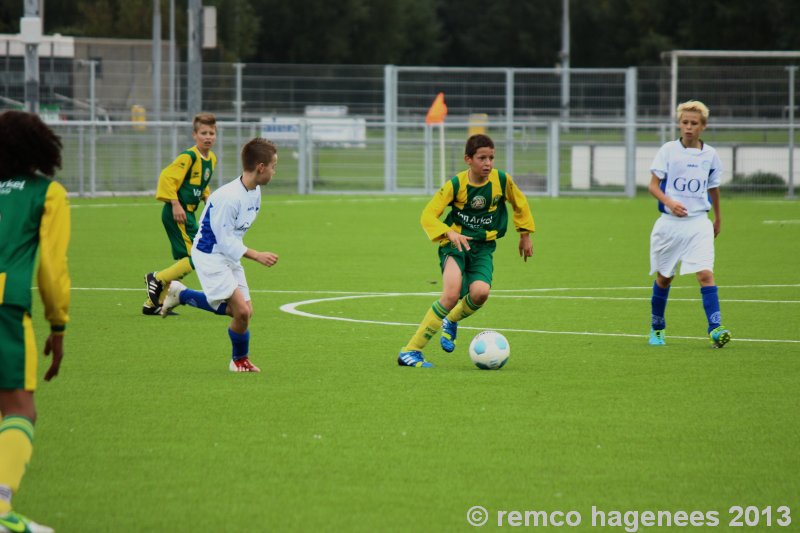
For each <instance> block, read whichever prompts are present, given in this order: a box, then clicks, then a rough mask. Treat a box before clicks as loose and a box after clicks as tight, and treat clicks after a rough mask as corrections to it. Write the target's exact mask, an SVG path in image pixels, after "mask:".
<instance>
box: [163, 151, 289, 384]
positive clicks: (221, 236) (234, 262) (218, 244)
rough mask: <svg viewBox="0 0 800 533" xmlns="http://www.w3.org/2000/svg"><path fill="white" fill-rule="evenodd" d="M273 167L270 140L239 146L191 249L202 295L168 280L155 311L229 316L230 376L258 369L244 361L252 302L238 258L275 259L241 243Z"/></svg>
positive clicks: (275, 161)
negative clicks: (234, 172)
mask: <svg viewBox="0 0 800 533" xmlns="http://www.w3.org/2000/svg"><path fill="white" fill-rule="evenodd" d="M277 164H278V149H277V148H276V147H275V145H274V144H273V143H271V142H270V141H267V140H265V139H261V138H255V139H253V140H251V141H250V142H248V143H247V144H245V145H244V147H243V148H242V168H243V172H242V175H241V176H239V177H238V178H236V179H235V180H233V181H231V182H230V183H228V184H226V185H224V186H222V187H220V188H219V189H217V190H216V191H214V192H213V193H212V194H211V196H210V197H209V199H208V202H207V203H206V206H205V209H203V214H202V215H201V217H200V228H199V230H198V232H197V235H196V236H195V238H194V243H193V245H192V261H193V262H194V266H195V270H196V272H197V277H198V278H199V279H200V285H201V286H202V287H203V291H202V292H200V291H194V290H191V289H188V288H187V287H186V286H185V285H184V284H182V283H181V282H180V281H177V280H176V281H172V282H171V283H170V286H169V290H168V292H167V296H166V298H165V299H164V304H163V306H162V308H161V316H164V317H166V316H167V314H168V313H169V311H170V309H172V308H174V307H176V306H178V305H181V304H187V305H190V306H192V307H197V308H200V309H203V310H206V311H210V312H212V313H216V314H218V315H228V316H230V317H231V324H230V327H229V328H228V336H229V337H230V339H231V344H232V346H233V354H232V357H231V362H230V364H229V366H228V368H229V369H230V370H231V372H260V371H261V369H259V368H258V367H257V366H255V365H254V364H253V363H252V362H251V361H250V358H249V351H250V349H249V348H250V330H249V325H250V318H251V317H252V315H253V304H252V302H251V300H250V289H249V287H248V285H247V279H246V278H245V275H244V268H242V264H241V262H240V260H241V258H242V257H247V258H248V259H252V260H254V261H257V262H258V263H261V264H262V265H264V266H268V267H270V266H272V265H274V264H275V263H277V261H278V256H277V255H276V254H274V253H272V252H259V251H256V250H252V249H250V248H248V247H247V246H245V245H244V243H243V242H242V239H243V237H244V234H245V232H247V230H248V229H249V228H250V226H252V224H253V222H254V221H255V219H256V216H257V215H258V211H259V210H260V209H261V186H262V185H266V184H268V183H269V182H270V180H271V179H272V176H273V175H274V174H275V167H276V165H277Z"/></svg>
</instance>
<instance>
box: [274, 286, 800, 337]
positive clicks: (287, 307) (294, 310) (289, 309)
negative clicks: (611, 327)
mask: <svg viewBox="0 0 800 533" xmlns="http://www.w3.org/2000/svg"><path fill="white" fill-rule="evenodd" d="M438 294H439V293H438V292H437V293H427V292H416V293H401V292H387V293H368V294H351V295H348V296H333V297H328V298H314V299H311V300H303V301H300V302H292V303H288V304H284V305H282V306H281V307H280V310H281V311H283V312H285V313H289V314H292V315H297V316H302V317H305V318H316V319H322V320H338V321H341V322H355V323H361V324H376V325H382V326H404V327H405V326H418V325H419V324H414V323H408V322H386V321H381V320H362V319H356V318H347V317H339V316H328V315H320V314H315V313H308V312H306V311H300V310H299V309H298V307H300V306H304V305H312V304H316V303H322V302H333V301H341V300H355V299H358V298H385V297H397V296H430V295H438ZM496 296H500V297H501V298H502V297H507V298H520V297H521V296H513V295H496ZM522 297H524V296H522ZM527 297H528V298H530V297H531V296H527ZM540 298H548V297H547V296H541V297H540ZM550 298H553V297H552V296H550ZM565 298H566V297H565ZM575 298H580V299H584V298H586V299H604V300H609V299H615V300H649V298H592V297H583V296H581V297H575ZM673 300H674V299H673V298H670V301H673ZM681 301H696V300H690V299H683V300H681ZM725 301H726V302H729V301H731V300H725ZM741 301H742V302H753V301H756V300H741ZM757 302H758V303H763V302H762V301H757ZM773 303H779V302H773ZM784 303H800V301H796V300H787V301H785V302H784ZM461 328H462V329H471V330H482V329H488V328H483V327H470V326H461ZM493 329H495V330H497V331H509V332H516V333H543V334H552V335H587V336H600V337H634V338H642V337H645V336H644V335H641V334H632V333H599V332H592V331H551V330H541V329H518V328H493ZM670 337H671V338H674V339H705V337H682V336H677V335H670ZM735 340H736V341H738V342H781V343H796V344H800V340H789V339H740V338H736V339H735Z"/></svg>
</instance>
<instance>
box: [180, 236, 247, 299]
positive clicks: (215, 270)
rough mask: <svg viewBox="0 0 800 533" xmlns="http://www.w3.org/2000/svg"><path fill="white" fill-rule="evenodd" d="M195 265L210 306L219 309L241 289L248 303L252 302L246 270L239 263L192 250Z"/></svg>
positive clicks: (217, 255)
mask: <svg viewBox="0 0 800 533" xmlns="http://www.w3.org/2000/svg"><path fill="white" fill-rule="evenodd" d="M192 262H193V263H194V268H195V271H196V272H197V277H198V278H199V279H200V285H201V286H202V287H203V292H204V293H205V295H206V299H207V300H208V305H210V306H211V307H212V308H214V309H218V308H219V306H220V304H221V303H222V302H224V301H227V300H228V298H230V297H231V296H232V295H233V291H235V290H236V289H239V290H240V291H241V292H242V295H243V296H244V299H245V301H246V302H249V301H250V288H249V287H248V286H247V279H246V278H245V277H244V268H242V264H241V263H240V262H239V261H231V260H230V259H228V258H227V257H225V256H224V255H221V254H207V253H203V252H201V251H199V250H196V249H195V250H192Z"/></svg>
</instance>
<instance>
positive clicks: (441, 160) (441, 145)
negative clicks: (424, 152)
mask: <svg viewBox="0 0 800 533" xmlns="http://www.w3.org/2000/svg"><path fill="white" fill-rule="evenodd" d="M439 170H440V171H441V176H442V183H441V185H444V182H445V181H446V180H447V178H446V176H445V173H444V122H440V123H439Z"/></svg>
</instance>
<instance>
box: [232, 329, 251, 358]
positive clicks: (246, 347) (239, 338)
mask: <svg viewBox="0 0 800 533" xmlns="http://www.w3.org/2000/svg"><path fill="white" fill-rule="evenodd" d="M228 337H230V338H231V344H232V345H233V360H234V361H238V360H239V359H242V358H243V357H247V354H248V353H250V330H249V329H248V330H247V331H245V332H244V333H236V332H235V331H233V330H232V329H231V328H228Z"/></svg>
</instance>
